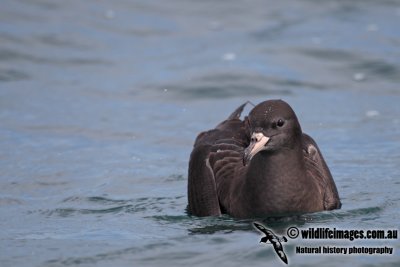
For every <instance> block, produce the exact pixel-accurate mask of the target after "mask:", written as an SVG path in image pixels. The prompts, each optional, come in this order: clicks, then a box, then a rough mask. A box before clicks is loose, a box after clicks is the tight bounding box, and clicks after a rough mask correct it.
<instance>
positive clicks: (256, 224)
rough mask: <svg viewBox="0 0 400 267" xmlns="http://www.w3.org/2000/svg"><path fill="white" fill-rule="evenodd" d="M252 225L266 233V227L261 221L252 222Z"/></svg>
mask: <svg viewBox="0 0 400 267" xmlns="http://www.w3.org/2000/svg"><path fill="white" fill-rule="evenodd" d="M253 225H254V226H255V227H256V228H257V229H258V230H260V231H261V232H263V233H264V234H268V232H267V231H268V229H267V228H265V227H264V225H262V224H261V223H258V222H253Z"/></svg>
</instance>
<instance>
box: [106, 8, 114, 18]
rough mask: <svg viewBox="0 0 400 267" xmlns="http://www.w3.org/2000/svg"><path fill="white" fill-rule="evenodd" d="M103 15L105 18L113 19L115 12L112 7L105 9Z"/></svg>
mask: <svg viewBox="0 0 400 267" xmlns="http://www.w3.org/2000/svg"><path fill="white" fill-rule="evenodd" d="M104 17H105V18H106V19H113V18H114V17H115V12H114V10H112V9H108V10H106V12H104Z"/></svg>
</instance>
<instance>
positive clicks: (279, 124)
mask: <svg viewBox="0 0 400 267" xmlns="http://www.w3.org/2000/svg"><path fill="white" fill-rule="evenodd" d="M284 124H285V121H284V120H282V119H279V120H278V122H277V123H276V125H277V126H278V127H282V126H283V125H284Z"/></svg>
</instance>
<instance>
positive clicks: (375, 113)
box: [365, 110, 379, 118]
mask: <svg viewBox="0 0 400 267" xmlns="http://www.w3.org/2000/svg"><path fill="white" fill-rule="evenodd" d="M365 116H367V117H369V118H372V117H376V116H379V111H377V110H367V112H365Z"/></svg>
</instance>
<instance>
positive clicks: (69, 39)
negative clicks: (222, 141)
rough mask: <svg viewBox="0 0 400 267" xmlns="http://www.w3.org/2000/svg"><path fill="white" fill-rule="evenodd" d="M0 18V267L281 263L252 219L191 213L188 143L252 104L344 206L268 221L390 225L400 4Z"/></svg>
mask: <svg viewBox="0 0 400 267" xmlns="http://www.w3.org/2000/svg"><path fill="white" fill-rule="evenodd" d="M0 6H1V8H0V227H1V229H2V231H1V233H0V262H1V264H0V265H1V266H217V265H219V266H268V265H272V266H275V265H277V266H279V264H281V262H280V261H279V259H278V258H277V256H276V255H275V253H274V251H273V250H272V247H270V246H266V245H264V246H263V245H260V244H259V243H258V242H259V239H260V234H259V233H258V232H256V231H255V230H254V229H253V228H252V227H251V222H252V220H235V219H233V218H230V217H228V216H223V217H220V218H196V217H190V216H188V215H187V214H186V211H185V208H186V204H187V200H186V185H187V164H188V159H189V155H190V152H191V148H192V145H193V142H194V139H195V137H196V135H197V134H198V133H199V132H200V131H203V130H206V129H210V128H212V127H214V126H215V125H216V124H218V123H219V122H220V121H221V120H223V119H224V118H225V117H226V116H227V115H229V114H230V113H231V111H233V110H234V109H235V108H236V107H237V106H238V105H240V104H242V103H243V102H245V101H247V100H250V101H252V102H253V103H258V102H261V101H263V100H266V99H270V98H282V99H284V100H285V101H287V102H288V103H290V105H291V106H292V107H293V108H294V110H295V111H296V113H297V115H298V117H299V120H300V123H301V125H302V128H303V130H304V131H305V132H307V133H308V134H310V135H311V136H313V137H314V139H315V140H316V141H317V143H318V144H319V146H320V149H321V150H322V152H323V154H324V157H325V159H326V161H327V163H328V165H329V167H330V169H331V172H332V174H333V177H334V179H335V181H336V185H337V187H338V191H339V195H340V197H341V200H342V204H343V206H342V209H340V210H335V211H329V212H320V213H314V214H306V215H303V216H300V217H294V218H286V219H284V220H279V221H266V222H265V224H266V225H267V226H268V227H270V228H271V229H273V230H274V231H275V232H276V233H277V234H280V235H284V234H285V231H286V229H287V228H288V227H290V226H297V227H299V228H304V229H306V228H309V227H331V228H333V227H336V228H338V229H339V228H341V229H398V228H399V221H400V215H399V210H400V204H399V200H400V180H399V178H400V168H399V166H400V105H399V103H400V50H399V45H400V29H399V27H398V25H399V21H400V4H399V3H398V1H389V0H388V1H312V0H301V1H261V0H260V1H229V2H228V1H178V0H173V1H147V2H145V1H122V0H121V1H112V2H110V1H93V0H88V1H64V2H60V1H50V0H49V1H45V0H42V1H28V0H3V1H2V3H1V4H0ZM324 242H325V243H324ZM307 244H310V245H315V246H317V245H321V244H329V245H337V246H347V247H349V246H368V247H374V246H390V247H393V248H394V254H393V255H347V256H345V255H299V254H296V253H295V246H297V245H303V246H304V245H307ZM284 250H285V251H286V253H287V256H288V259H289V263H290V266H312V265H316V266H321V265H322V264H323V265H324V266H337V265H344V266H345V265H349V264H351V265H352V266H376V265H379V266H398V263H399V262H400V244H399V241H398V239H397V240H356V241H353V242H349V241H340V242H339V241H335V242H333V241H321V242H319V241H315V242H311V241H309V242H308V243H307V242H306V241H304V240H303V241H302V240H289V241H288V243H286V244H284ZM282 266H283V265H282Z"/></svg>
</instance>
